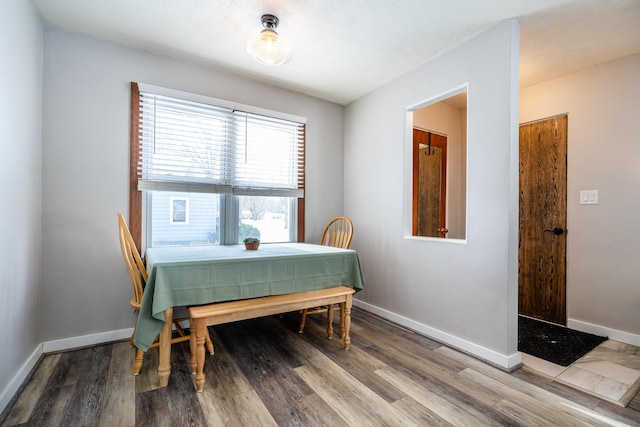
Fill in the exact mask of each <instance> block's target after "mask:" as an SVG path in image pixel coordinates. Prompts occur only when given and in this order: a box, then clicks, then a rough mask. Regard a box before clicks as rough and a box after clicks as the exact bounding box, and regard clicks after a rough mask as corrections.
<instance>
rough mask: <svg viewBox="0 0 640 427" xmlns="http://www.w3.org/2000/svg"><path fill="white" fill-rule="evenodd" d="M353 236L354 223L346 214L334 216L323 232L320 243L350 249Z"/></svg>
mask: <svg viewBox="0 0 640 427" xmlns="http://www.w3.org/2000/svg"><path fill="white" fill-rule="evenodd" d="M352 238H353V223H352V222H351V220H350V219H349V218H347V217H346V216H337V217H335V218H333V219H332V220H331V221H329V223H328V224H327V226H326V227H325V228H324V231H323V232H322V239H320V244H321V245H325V246H333V247H336V248H342V249H348V248H349V246H350V245H351V239H352Z"/></svg>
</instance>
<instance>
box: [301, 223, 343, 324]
mask: <svg viewBox="0 0 640 427" xmlns="http://www.w3.org/2000/svg"><path fill="white" fill-rule="evenodd" d="M352 238H353V223H352V222H351V220H350V219H349V218H347V217H346V216H337V217H335V218H333V219H332V220H331V221H329V223H328V224H327V226H326V227H325V228H324V231H323V232H322V238H321V239H320V244H321V245H325V246H333V247H335V248H342V249H349V246H350V245H351V239H352ZM325 312H326V313H327V318H328V321H329V322H332V321H333V305H329V306H326V305H325V306H322V307H316V308H310V309H304V310H301V311H300V313H301V319H300V328H299V331H298V332H299V333H302V331H303V330H304V325H305V323H306V321H307V315H309V314H318V313H325Z"/></svg>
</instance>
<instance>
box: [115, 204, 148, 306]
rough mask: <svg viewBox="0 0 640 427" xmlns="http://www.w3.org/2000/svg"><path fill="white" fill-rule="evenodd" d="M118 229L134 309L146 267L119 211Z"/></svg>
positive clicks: (141, 291) (139, 297) (140, 298)
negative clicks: (129, 279) (131, 290)
mask: <svg viewBox="0 0 640 427" xmlns="http://www.w3.org/2000/svg"><path fill="white" fill-rule="evenodd" d="M118 231H119V232H118V236H119V238H120V249H121V250H122V258H123V259H124V263H125V265H126V266H127V270H128V271H129V277H130V278H131V285H132V287H133V297H132V298H131V301H130V303H131V306H132V307H133V308H134V309H139V308H140V304H141V303H142V293H143V291H144V285H145V284H146V283H147V279H148V276H147V269H146V268H145V266H144V263H143V262H142V258H141V257H140V252H138V248H137V247H136V244H135V242H134V241H133V237H132V236H131V232H130V231H129V227H128V226H127V223H126V221H125V220H124V217H123V216H122V214H121V213H120V212H118Z"/></svg>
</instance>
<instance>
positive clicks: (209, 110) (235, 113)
mask: <svg viewBox="0 0 640 427" xmlns="http://www.w3.org/2000/svg"><path fill="white" fill-rule="evenodd" d="M139 102H140V117H139V132H138V135H139V158H138V189H139V190H165V191H184V192H205V193H221V194H236V195H256V196H280V197H304V135H305V125H304V123H299V122H296V121H291V120H286V119H282V118H277V117H271V116H269V115H265V114H257V113H254V112H249V111H240V110H238V109H237V108H234V107H233V106H230V107H228V106H224V105H214V104H212V103H207V102H201V100H197V101H193V100H189V99H181V98H177V97H173V96H166V95H163V94H158V93H151V92H149V91H144V90H142V88H141V90H140V99H139ZM224 103H225V102H224V101H222V102H221V104H224Z"/></svg>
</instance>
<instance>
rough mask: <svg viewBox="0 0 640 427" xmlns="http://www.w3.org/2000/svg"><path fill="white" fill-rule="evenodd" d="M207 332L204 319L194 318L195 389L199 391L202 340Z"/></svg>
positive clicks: (203, 340) (202, 351) (200, 384)
mask: <svg viewBox="0 0 640 427" xmlns="http://www.w3.org/2000/svg"><path fill="white" fill-rule="evenodd" d="M206 333H207V323H206V319H198V320H196V343H195V346H196V351H195V354H196V390H197V391H198V392H201V391H202V389H203V388H204V378H205V376H204V354H205V352H204V342H205V341H206V340H205V334H206Z"/></svg>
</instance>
